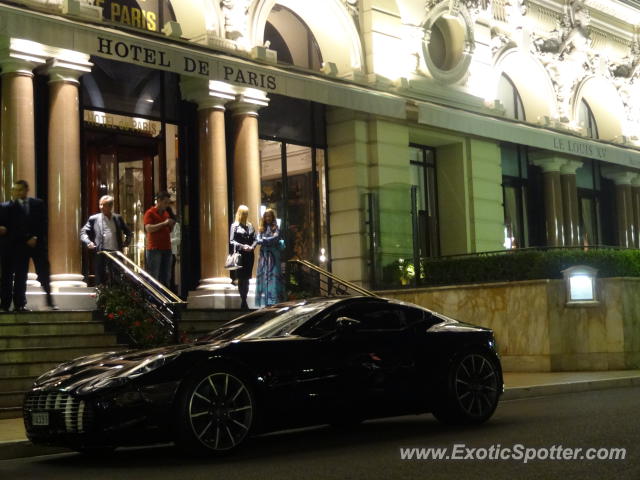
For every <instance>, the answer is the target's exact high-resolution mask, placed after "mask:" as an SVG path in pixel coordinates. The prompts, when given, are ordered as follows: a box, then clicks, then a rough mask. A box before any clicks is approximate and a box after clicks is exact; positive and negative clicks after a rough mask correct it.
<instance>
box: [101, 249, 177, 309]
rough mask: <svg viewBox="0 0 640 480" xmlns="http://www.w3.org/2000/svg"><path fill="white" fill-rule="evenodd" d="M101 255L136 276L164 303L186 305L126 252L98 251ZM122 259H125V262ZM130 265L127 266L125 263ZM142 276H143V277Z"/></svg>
mask: <svg viewBox="0 0 640 480" xmlns="http://www.w3.org/2000/svg"><path fill="white" fill-rule="evenodd" d="M98 253H99V254H100V255H105V256H106V257H108V258H109V259H110V260H111V261H112V262H113V263H115V264H116V265H118V266H119V267H120V268H121V269H122V270H123V271H124V272H125V273H128V274H129V275H130V276H131V277H133V278H136V280H137V281H138V282H139V283H141V284H142V286H144V287H145V288H146V289H148V290H149V292H150V293H151V294H152V295H153V296H155V297H156V298H157V299H158V300H159V301H161V302H162V303H163V304H165V305H167V304H171V305H186V304H187V302H185V301H184V300H182V299H181V298H180V297H178V296H177V295H176V294H175V293H173V292H172V291H171V290H169V289H168V288H167V287H165V286H164V285H163V284H162V283H160V282H159V281H158V280H156V279H155V278H153V277H152V276H151V275H149V273H148V272H147V271H145V270H144V269H143V268H142V267H140V266H139V265H138V264H137V263H135V262H134V261H133V260H131V259H130V258H129V257H127V256H126V255H125V254H124V253H122V252H120V251H101V252H98ZM120 260H124V263H123V262H121V261H120ZM125 263H126V264H128V265H130V267H129V266H127V265H125ZM141 277H142V278H141Z"/></svg>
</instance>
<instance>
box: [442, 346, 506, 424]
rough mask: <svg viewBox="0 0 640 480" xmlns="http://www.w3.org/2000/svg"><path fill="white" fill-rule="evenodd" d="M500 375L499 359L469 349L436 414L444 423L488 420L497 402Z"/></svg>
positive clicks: (451, 373)
mask: <svg viewBox="0 0 640 480" xmlns="http://www.w3.org/2000/svg"><path fill="white" fill-rule="evenodd" d="M499 378H500V376H499V370H498V366H497V364H496V361H495V360H494V359H493V358H492V357H491V356H490V355H488V354H487V353H484V352H480V351H478V352H467V353H465V354H463V355H460V356H458V357H457V358H456V359H455V360H454V361H453V363H452V365H451V368H450V370H449V374H448V378H447V383H446V391H445V392H443V394H442V395H441V396H440V400H439V402H438V405H437V407H436V408H435V409H434V411H433V415H434V416H435V417H436V418H437V419H438V420H440V421H441V422H443V423H453V424H477V423H482V422H485V421H486V420H488V419H489V418H490V417H491V415H493V412H494V411H495V409H496V407H497V406H498V400H499V397H500V388H501V386H500V385H499Z"/></svg>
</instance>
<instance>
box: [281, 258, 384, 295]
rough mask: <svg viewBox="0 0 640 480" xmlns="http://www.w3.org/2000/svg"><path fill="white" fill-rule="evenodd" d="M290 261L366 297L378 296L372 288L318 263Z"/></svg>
mask: <svg viewBox="0 0 640 480" xmlns="http://www.w3.org/2000/svg"><path fill="white" fill-rule="evenodd" d="M289 263H298V264H300V265H303V266H304V267H306V268H308V269H310V270H313V271H314V272H316V273H318V274H320V275H322V276H324V277H326V278H328V279H330V280H332V281H333V282H336V283H338V284H342V285H344V286H345V287H347V288H350V289H351V290H354V291H355V292H357V293H359V294H360V295H364V296H366V297H377V296H378V295H376V294H375V293H373V292H372V291H370V290H367V289H366V288H362V287H360V286H358V285H356V284H355V283H351V282H350V281H348V280H344V279H343V278H340V277H338V276H336V275H334V274H332V273H331V272H329V271H328V270H325V269H324V268H321V267H318V266H317V265H314V264H313V263H311V262H309V261H307V260H297V259H294V260H289Z"/></svg>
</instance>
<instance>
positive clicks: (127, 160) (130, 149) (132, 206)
mask: <svg viewBox="0 0 640 480" xmlns="http://www.w3.org/2000/svg"><path fill="white" fill-rule="evenodd" d="M96 137H97V136H96ZM86 152H87V169H86V175H87V182H86V183H85V185H87V192H86V196H85V198H86V202H85V204H86V209H87V215H86V216H87V217H88V216H89V215H92V214H94V213H97V212H98V211H99V208H98V201H99V199H100V197H102V196H103V195H112V196H113V197H114V199H115V205H114V210H115V212H117V213H119V214H121V215H122V217H123V219H124V221H125V222H126V224H127V225H128V226H129V228H130V229H131V231H132V232H133V238H132V241H131V244H130V245H129V247H128V248H127V249H125V254H126V255H127V256H128V257H129V258H130V259H131V260H133V261H134V262H136V263H137V264H138V265H140V266H144V240H145V235H144V224H143V217H144V212H145V211H146V210H147V209H148V208H149V207H151V206H152V205H153V195H154V190H155V189H154V178H155V175H154V173H155V170H156V168H155V167H156V165H157V162H158V141H157V140H155V139H146V138H136V137H128V136H119V135H110V136H109V137H108V138H93V139H91V140H89V141H88V142H87V151H86Z"/></svg>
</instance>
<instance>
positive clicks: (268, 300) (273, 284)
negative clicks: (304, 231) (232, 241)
mask: <svg viewBox="0 0 640 480" xmlns="http://www.w3.org/2000/svg"><path fill="white" fill-rule="evenodd" d="M282 242H283V240H282V239H281V238H280V229H279V228H278V223H277V222H276V213H275V212H274V211H273V209H271V208H267V209H266V210H265V212H264V214H263V215H262V220H261V221H260V228H259V229H258V244H259V245H260V258H259V259H258V273H257V278H256V305H257V306H259V307H262V306H269V305H274V304H276V303H279V302H281V301H283V300H284V283H283V279H282V269H281V267H280V253H281V247H282V245H283V243H282Z"/></svg>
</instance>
